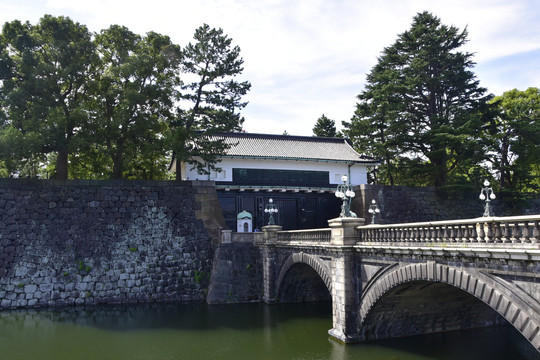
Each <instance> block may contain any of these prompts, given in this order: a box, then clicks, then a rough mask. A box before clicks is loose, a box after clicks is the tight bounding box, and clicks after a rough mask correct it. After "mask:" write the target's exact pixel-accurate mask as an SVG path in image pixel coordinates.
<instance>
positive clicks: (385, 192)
mask: <svg viewBox="0 0 540 360" xmlns="http://www.w3.org/2000/svg"><path fill="white" fill-rule="evenodd" d="M355 192H356V197H355V198H354V199H353V203H352V210H353V211H354V212H356V214H357V215H358V217H363V218H365V219H366V223H370V222H371V218H372V216H371V214H369V213H368V209H369V206H370V204H371V201H372V200H373V199H374V200H375V201H376V202H377V206H378V207H379V209H380V210H381V214H380V216H378V217H377V219H378V221H377V223H380V224H381V223H382V224H384V223H407V222H421V221H437V220H454V219H470V218H476V217H480V216H482V215H483V213H484V204H485V203H484V202H483V201H480V200H479V199H478V195H479V194H480V189H479V190H478V193H465V194H461V195H460V196H454V197H450V196H448V194H443V193H440V192H438V191H437V189H436V188H435V187H420V186H418V187H413V186H385V185H360V186H357V187H355ZM492 205H493V210H494V214H495V215H496V216H511V215H524V214H540V199H537V198H530V199H529V200H528V201H525V202H523V204H521V206H520V207H512V208H510V207H508V206H507V205H506V204H505V203H504V202H503V201H502V200H501V199H495V200H494V201H493V202H492Z"/></svg>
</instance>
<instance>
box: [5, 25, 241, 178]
mask: <svg viewBox="0 0 540 360" xmlns="http://www.w3.org/2000/svg"><path fill="white" fill-rule="evenodd" d="M195 40H196V42H195V43H193V44H188V45H187V46H186V47H185V48H184V49H182V48H181V47H180V46H179V45H176V44H173V43H172V42H171V40H170V39H169V37H167V36H164V35H161V34H157V33H154V32H149V33H147V34H146V35H145V36H140V35H137V34H134V33H133V32H131V31H130V30H129V29H127V28H125V27H122V26H118V25H113V26H111V27H110V28H108V29H105V30H102V31H101V32H100V33H98V34H94V33H91V32H89V31H88V30H87V28H86V27H85V26H83V25H80V24H78V23H75V22H73V21H72V20H70V19H69V18H65V17H53V16H50V15H45V16H44V17H43V18H42V19H40V21H39V23H38V24H36V25H32V24H30V23H28V22H26V23H21V22H20V21H12V22H8V23H6V24H5V25H4V27H3V30H2V34H1V35H0V175H3V176H5V175H7V174H18V175H19V176H25V177H26V176H37V175H45V174H43V173H45V172H46V173H48V174H49V175H51V174H52V175H54V176H55V177H56V178H59V179H66V178H68V177H70V178H94V179H106V178H115V179H119V178H125V179H134V178H138V179H163V178H166V177H167V176H168V175H167V163H168V162H170V156H171V153H172V152H173V151H174V152H175V153H176V156H177V159H178V160H179V161H183V162H193V161H194V160H193V157H194V156H195V157H196V158H197V159H198V162H197V163H196V164H195V165H196V166H197V167H198V168H199V169H206V170H211V169H215V163H216V159H215V157H216V155H217V154H220V153H222V151H223V150H224V149H225V147H226V146H225V144H223V143H221V142H219V141H210V137H209V135H211V134H214V133H216V132H222V131H235V130H240V129H241V124H242V122H243V118H242V117H241V115H240V112H239V111H240V110H241V109H242V108H243V107H244V106H245V105H246V103H245V102H242V101H241V97H242V96H243V95H245V94H246V93H247V91H248V90H249V88H250V84H249V83H248V82H247V81H246V82H239V81H236V80H235V79H234V77H235V76H237V75H239V74H241V72H242V70H243V68H242V65H243V60H242V59H241V57H240V49H239V48H238V47H232V46H231V42H232V41H231V39H230V38H228V37H227V36H226V35H224V34H223V31H222V30H221V29H212V28H210V27H209V26H208V25H203V26H201V27H200V28H199V29H197V30H196V32H195ZM182 80H183V82H182ZM179 103H180V104H181V105H180V106H179V105H178V104H179ZM207 164H208V165H207Z"/></svg>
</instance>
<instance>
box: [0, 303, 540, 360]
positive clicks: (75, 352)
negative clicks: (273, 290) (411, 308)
mask: <svg viewBox="0 0 540 360" xmlns="http://www.w3.org/2000/svg"><path fill="white" fill-rule="evenodd" d="M331 326H332V316H331V304H329V303H311V304H280V305H270V306H269V305H264V304H240V305H218V306H216V305H212V306H208V305H200V304H199V305H193V304H180V305H179V304H156V305H144V306H118V307H116V306H106V307H94V308H86V309H65V310H55V311H43V310H42V311H36V310H30V311H4V312H0V359H2V360H11V359H13V360H25V359H32V360H34V359H39V360H49V359H51V360H53V359H54V360H63V359H66V360H67V359H69V360H84V359H92V360H94V359H95V360H107V359H111V360H113V359H114V360H123V359H129V360H138V359H140V360H168V359H171V360H173V359H174V360H190V359H197V360H200V359H212V360H217V359H225V360H227V359H237V360H241V359H261V360H266V359H272V360H274V359H276V360H284V359H303V360H312V359H332V360H350V359H351V360H352V359H360V360H382V359H384V360H409V359H411V360H412V359H415V360H420V359H444V360H454V359H455V360H469V359H470V360H473V359H474V360H483V359H486V360H499V359H500V360H520V359H523V360H532V359H535V360H536V359H540V355H539V354H538V352H537V351H536V350H535V349H534V348H533V347H532V346H531V345H530V344H529V343H528V342H527V341H526V340H525V339H524V338H523V337H522V336H521V335H520V334H519V333H518V332H517V331H515V330H514V329H513V328H511V327H498V328H492V329H475V330H470V331H462V332H452V333H446V334H436V335H429V336H418V337H409V338H403V339H396V340H388V341H378V342H370V343H363V344H355V345H342V344H340V343H337V342H335V341H333V340H331V339H330V338H329V336H328V329H330V328H331Z"/></svg>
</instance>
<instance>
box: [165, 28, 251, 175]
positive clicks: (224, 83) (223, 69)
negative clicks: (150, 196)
mask: <svg viewBox="0 0 540 360" xmlns="http://www.w3.org/2000/svg"><path fill="white" fill-rule="evenodd" d="M193 38H194V40H195V42H194V43H190V44H188V45H187V46H186V47H185V48H184V49H183V51H182V55H183V61H182V66H181V67H182V72H183V74H185V77H186V78H187V79H189V81H188V82H186V83H185V84H184V85H183V86H182V94H181V98H182V99H183V100H184V102H183V104H182V105H183V106H182V107H180V108H179V109H178V112H177V116H176V118H175V119H174V121H172V122H171V136H170V139H171V142H172V148H173V150H174V153H175V157H176V162H177V164H180V163H181V162H184V163H189V164H191V165H193V166H195V167H196V168H197V169H198V170H199V171H200V172H202V173H205V172H208V171H210V170H216V169H217V167H216V163H217V160H216V157H217V155H219V154H221V153H223V151H224V150H225V149H226V148H227V144H225V143H224V142H223V141H222V140H219V139H216V138H215V137H213V136H212V135H214V134H217V133H219V132H227V131H239V130H241V128H242V127H241V126H242V123H243V121H244V119H243V118H242V116H241V115H240V112H239V111H240V110H241V109H242V108H244V106H246V104H247V103H246V102H242V100H241V99H242V96H243V95H245V94H246V93H247V92H248V91H249V89H250V87H251V84H250V83H249V82H247V81H243V82H240V81H236V80H235V79H234V78H235V77H236V76H238V75H240V74H241V73H242V71H243V63H244V61H243V59H242V58H241V57H240V48H239V47H238V46H234V47H232V46H231V43H232V40H231V39H230V38H229V37H228V36H226V35H224V34H223V30H222V29H214V28H210V26H208V25H207V24H204V25H202V26H201V27H199V28H198V29H197V30H196V31H195V34H194V36H193ZM194 155H195V156H194ZM176 170H177V173H176V176H177V179H180V178H181V167H180V166H177V169H176Z"/></svg>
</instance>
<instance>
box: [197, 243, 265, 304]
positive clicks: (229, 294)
mask: <svg viewBox="0 0 540 360" xmlns="http://www.w3.org/2000/svg"><path fill="white" fill-rule="evenodd" d="M250 234H255V233H250ZM252 240H253V237H252ZM262 288H263V278H262V257H261V254H260V250H259V248H258V247H257V246H255V245H254V244H253V241H251V242H239V243H228V244H219V245H218V247H217V248H216V252H215V256H214V265H213V270H212V276H211V280H210V287H209V289H208V296H207V297H206V301H207V302H208V303H210V304H218V303H238V302H252V301H260V300H261V297H262Z"/></svg>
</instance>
